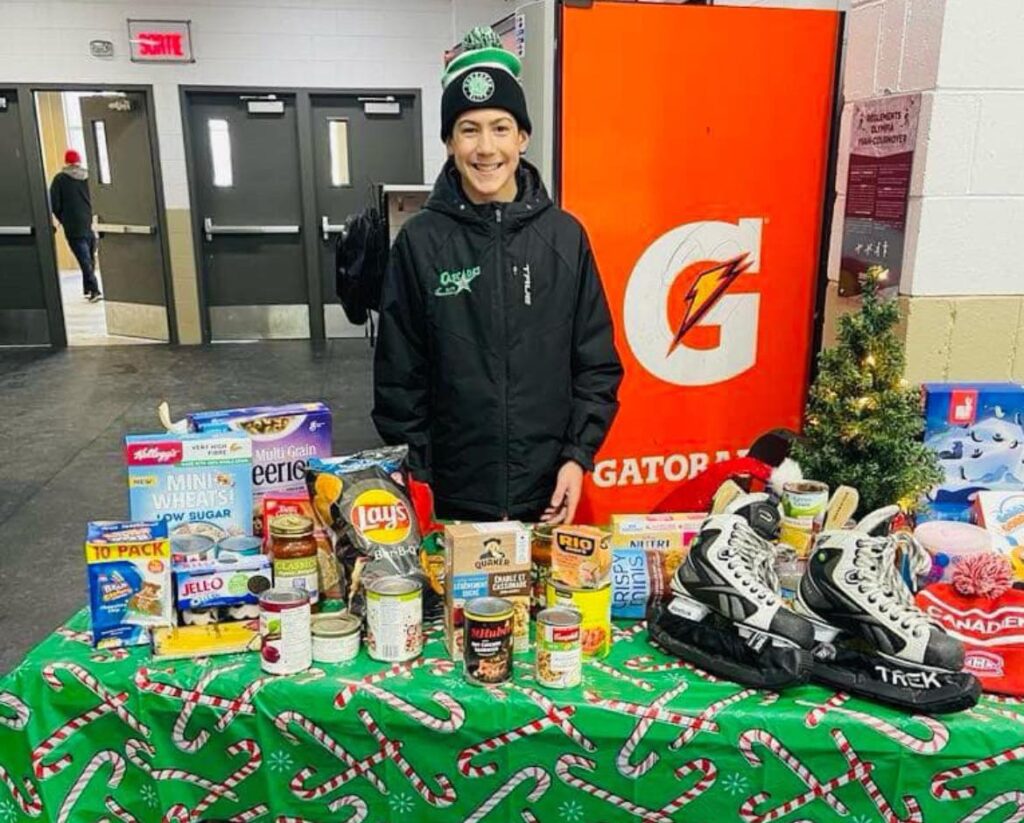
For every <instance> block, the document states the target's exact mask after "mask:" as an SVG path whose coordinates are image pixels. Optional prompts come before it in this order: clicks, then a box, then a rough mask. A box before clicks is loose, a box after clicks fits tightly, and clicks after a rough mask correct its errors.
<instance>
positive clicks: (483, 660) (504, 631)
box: [462, 597, 515, 686]
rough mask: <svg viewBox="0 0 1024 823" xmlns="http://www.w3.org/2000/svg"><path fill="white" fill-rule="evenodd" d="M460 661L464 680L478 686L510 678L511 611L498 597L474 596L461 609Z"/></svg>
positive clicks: (513, 613)
mask: <svg viewBox="0 0 1024 823" xmlns="http://www.w3.org/2000/svg"><path fill="white" fill-rule="evenodd" d="M462 619H463V624H462V631H463V641H462V659H463V662H464V663H465V675H466V680H468V681H469V682H470V683H476V684H477V685H481V686H493V685H494V684H496V683H504V682H505V681H507V680H510V679H511V677H512V643H513V638H512V634H513V629H514V626H515V608H514V607H513V605H512V604H511V603H510V602H509V601H508V600H504V599H502V598H500V597H478V598H476V599H474V600H470V601H469V602H468V603H466V605H465V606H464V607H463V610H462Z"/></svg>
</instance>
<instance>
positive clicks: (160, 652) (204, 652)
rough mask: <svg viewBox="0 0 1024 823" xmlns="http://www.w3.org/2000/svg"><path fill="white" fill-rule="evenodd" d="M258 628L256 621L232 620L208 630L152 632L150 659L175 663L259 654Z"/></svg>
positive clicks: (184, 628)
mask: <svg viewBox="0 0 1024 823" xmlns="http://www.w3.org/2000/svg"><path fill="white" fill-rule="evenodd" d="M259 628H260V626H259V621H258V620H233V621H224V622H221V623H214V624H212V625H209V626H174V627H172V628H169V629H153V656H154V657H158V658H161V659H162V660H175V659H179V658H188V657H212V656H213V655H217V654H238V653H239V652H253V651H259V649H260V631H259Z"/></svg>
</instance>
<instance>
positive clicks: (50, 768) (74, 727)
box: [32, 692, 128, 780]
mask: <svg viewBox="0 0 1024 823" xmlns="http://www.w3.org/2000/svg"><path fill="white" fill-rule="evenodd" d="M127 700H128V692H121V693H120V694H115V695H113V696H111V697H110V698H109V699H108V700H107V701H106V702H104V703H101V704H100V705H99V706H97V707H96V708H94V709H89V711H87V712H83V713H82V714H80V715H78V716H77V717H73V718H71V720H69V721H68V722H67V723H65V724H64V725H63V726H61V727H60V728H59V729H57V730H56V731H55V732H53V733H52V734H51V735H50V736H49V737H48V738H46V740H44V741H43V742H42V743H40V744H39V745H38V746H36V747H35V749H33V750H32V771H33V772H34V773H35V776H36V777H38V778H39V779H40V780H46V779H47V778H49V777H53V776H54V775H55V774H59V773H60V772H62V771H63V770H64V769H65V768H66V767H67V765H68V764H69V763H70V762H71V755H70V754H65V755H63V756H61V757H59V758H57V759H56V760H55V761H53V762H52V763H43V758H45V757H47V756H48V755H49V754H50V753H51V752H52V751H53V750H54V749H56V748H57V747H58V746H59V745H60V744H61V743H63V742H64V741H65V740H67V739H69V738H70V737H72V736H73V735H74V734H75V733H76V732H77V731H78V730H79V729H81V728H83V727H85V726H88V725H89V724H90V723H92V722H93V721H94V720H97V719H98V718H100V717H103V716H104V715H107V714H110V713H111V712H112V711H114V704H115V703H117V704H121V703H124V702H125V701H127Z"/></svg>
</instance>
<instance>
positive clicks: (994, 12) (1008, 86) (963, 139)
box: [826, 0, 1024, 381]
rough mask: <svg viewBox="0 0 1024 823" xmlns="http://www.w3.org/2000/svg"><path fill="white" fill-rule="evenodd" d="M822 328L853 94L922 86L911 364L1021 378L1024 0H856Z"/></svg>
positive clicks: (916, 375) (921, 371)
mask: <svg viewBox="0 0 1024 823" xmlns="http://www.w3.org/2000/svg"><path fill="white" fill-rule="evenodd" d="M851 5H852V7H851V9H850V11H849V16H848V19H847V25H848V30H847V51H846V61H845V73H844V79H843V92H844V97H845V102H846V105H845V110H844V117H843V125H842V130H841V135H840V147H839V148H840V154H839V157H840V162H839V167H838V170H837V175H836V192H837V198H836V206H835V214H834V230H833V235H832V243H831V252H830V261H829V277H830V281H832V282H830V284H829V293H828V308H827V324H826V342H828V340H829V339H830V337H831V330H832V329H833V328H834V320H835V317H836V315H837V313H838V312H841V311H844V310H847V309H848V308H850V306H851V305H853V303H854V302H855V301H846V300H842V299H840V298H838V297H837V296H836V283H835V280H836V278H838V272H839V240H840V237H841V231H842V213H843V209H844V206H845V193H846V165H845V162H844V161H845V156H846V153H847V151H848V146H849V115H850V111H851V108H852V103H853V102H854V101H857V100H864V99H869V98H873V97H881V96H885V95H886V94H890V93H892V94H897V93H903V92H914V91H920V92H921V93H922V106H921V123H920V128H919V135H918V141H917V146H916V154H915V157H914V174H913V180H912V186H911V202H910V206H909V214H908V223H907V243H906V250H905V256H904V271H903V277H902V279H901V282H900V284H899V287H900V295H901V298H900V299H901V302H902V307H903V310H904V322H903V333H904V335H905V339H906V344H907V359H908V362H907V377H908V378H909V379H911V380H914V381H920V380H969V379H987V380H1009V379H1013V380H1024V345H1022V338H1024V259H1022V255H1021V253H1020V251H1019V250H1018V248H1017V247H1018V244H1019V243H1020V242H1021V239H1022V238H1024V140H1022V137H1021V135H1022V134H1024V59H1021V56H1020V55H1021V53H1020V44H1021V43H1022V42H1024V3H1021V2H1019V0H985V2H984V3H977V2H971V0H852V4H851Z"/></svg>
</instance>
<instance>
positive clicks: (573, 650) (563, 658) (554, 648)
mask: <svg viewBox="0 0 1024 823" xmlns="http://www.w3.org/2000/svg"><path fill="white" fill-rule="evenodd" d="M582 619H583V617H582V615H581V614H580V613H579V612H578V611H576V609H568V608H565V607H562V606H555V607H554V608H551V609H544V610H543V611H541V612H540V613H539V614H538V615H537V654H536V657H535V658H534V677H535V678H536V680H537V685H538V686H542V687H544V688H546V689H571V688H573V687H574V686H578V685H580V681H581V680H582V675H583V645H582V636H583V633H582V630H581V628H580V624H581V622H582Z"/></svg>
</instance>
